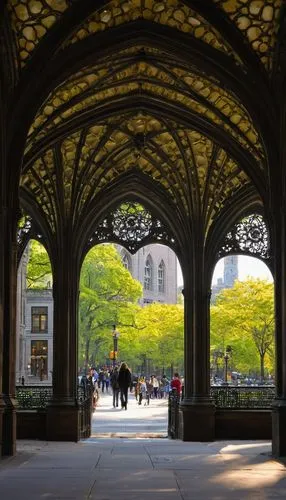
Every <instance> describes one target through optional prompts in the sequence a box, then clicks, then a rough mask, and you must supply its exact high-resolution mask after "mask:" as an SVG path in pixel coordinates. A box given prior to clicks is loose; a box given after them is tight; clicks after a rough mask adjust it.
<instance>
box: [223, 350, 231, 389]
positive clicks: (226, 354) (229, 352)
mask: <svg viewBox="0 0 286 500" xmlns="http://www.w3.org/2000/svg"><path fill="white" fill-rule="evenodd" d="M231 353H232V347H231V346H230V345H227V346H226V349H225V354H224V357H223V359H224V381H225V384H227V367H228V360H229V359H230V357H231Z"/></svg>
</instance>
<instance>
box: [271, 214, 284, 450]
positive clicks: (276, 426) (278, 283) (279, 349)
mask: <svg viewBox="0 0 286 500" xmlns="http://www.w3.org/2000/svg"><path fill="white" fill-rule="evenodd" d="M273 243H274V245H273V246H274V254H275V259H274V281H275V318H276V325H275V343H276V376H275V378H276V400H275V402H274V405H273V411H272V452H273V455H274V456H276V457H280V456H286V212H285V209H284V210H283V209H281V212H280V214H279V215H277V216H276V217H275V233H274V238H273Z"/></svg>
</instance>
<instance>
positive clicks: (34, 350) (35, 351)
mask: <svg viewBox="0 0 286 500" xmlns="http://www.w3.org/2000/svg"><path fill="white" fill-rule="evenodd" d="M31 375H34V376H35V377H39V379H40V380H44V379H46V378H47V375H48V341H47V340H31Z"/></svg>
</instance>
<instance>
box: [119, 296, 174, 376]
mask: <svg viewBox="0 0 286 500" xmlns="http://www.w3.org/2000/svg"><path fill="white" fill-rule="evenodd" d="M134 326H135V328H132V329H131V328H123V329H122V335H121V340H120V344H121V354H122V355H123V356H124V359H125V360H126V361H127V362H128V363H129V364H130V365H131V366H133V367H134V369H135V370H136V371H142V372H144V373H147V372H151V371H156V372H159V371H160V372H163V371H165V370H167V369H168V371H169V372H170V371H171V370H172V367H176V369H178V370H180V371H181V370H182V368H183V362H184V311H183V306H181V305H171V304H158V303H154V304H150V305H146V306H145V307H143V308H139V309H138V310H137V313H136V323H135V325H134ZM130 346H132V347H131V349H130Z"/></svg>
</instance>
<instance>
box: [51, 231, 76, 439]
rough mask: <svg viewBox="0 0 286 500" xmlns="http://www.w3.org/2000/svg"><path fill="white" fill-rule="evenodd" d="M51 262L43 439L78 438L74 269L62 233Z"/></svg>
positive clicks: (67, 243) (74, 266) (71, 253)
mask: <svg viewBox="0 0 286 500" xmlns="http://www.w3.org/2000/svg"><path fill="white" fill-rule="evenodd" d="M62 241H63V242H64V243H63V244H62V246H61V248H58V252H57V256H56V261H54V267H53V270H54V276H53V280H54V285H53V295H54V338H53V400H52V401H51V403H50V405H49V406H48V410H47V439H48V440H51V441H78V439H79V423H78V419H79V413H78V405H77V323H78V277H79V275H78V272H77V265H76V264H75V262H74V261H73V249H72V244H69V243H70V239H69V238H68V236H67V235H66V237H65V238H63V239H62Z"/></svg>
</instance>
